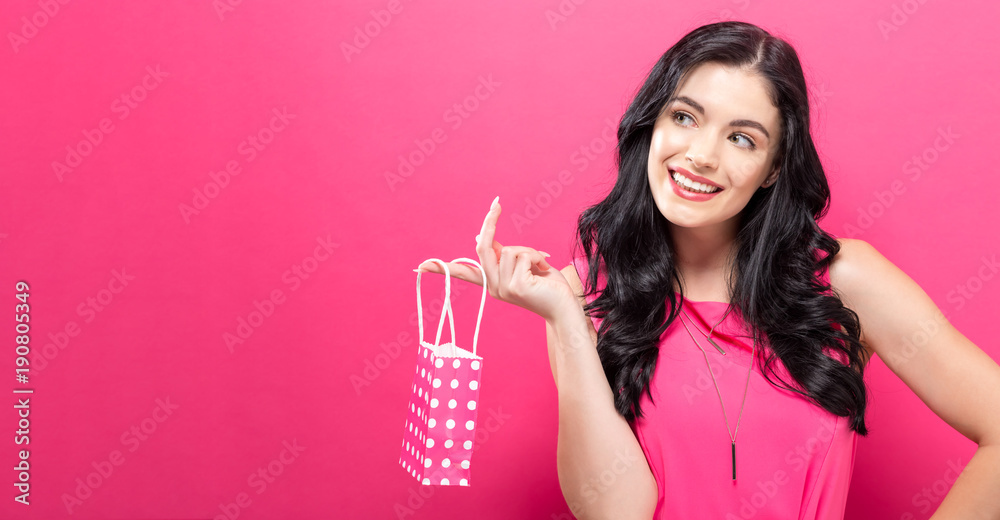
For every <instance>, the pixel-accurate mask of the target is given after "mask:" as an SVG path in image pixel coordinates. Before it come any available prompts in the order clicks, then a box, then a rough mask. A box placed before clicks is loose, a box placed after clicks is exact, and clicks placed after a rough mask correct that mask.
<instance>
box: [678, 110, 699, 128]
mask: <svg viewBox="0 0 1000 520" xmlns="http://www.w3.org/2000/svg"><path fill="white" fill-rule="evenodd" d="M673 118H674V122H675V123H680V124H682V125H683V124H684V123H683V118H687V119H691V120H692V121H694V119H693V118H692V117H691V116H690V115H688V114H687V113H686V112H681V111H679V110H675V111H674V113H673ZM685 126H686V125H685Z"/></svg>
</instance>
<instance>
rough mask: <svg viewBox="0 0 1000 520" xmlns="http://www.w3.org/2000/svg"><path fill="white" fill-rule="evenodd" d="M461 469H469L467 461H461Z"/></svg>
mask: <svg viewBox="0 0 1000 520" xmlns="http://www.w3.org/2000/svg"><path fill="white" fill-rule="evenodd" d="M462 469H469V461H467V460H463V461H462Z"/></svg>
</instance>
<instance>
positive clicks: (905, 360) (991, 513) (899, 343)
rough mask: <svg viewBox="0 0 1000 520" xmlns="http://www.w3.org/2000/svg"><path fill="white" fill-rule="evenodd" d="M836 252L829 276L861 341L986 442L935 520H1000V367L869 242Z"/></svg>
mask: <svg viewBox="0 0 1000 520" xmlns="http://www.w3.org/2000/svg"><path fill="white" fill-rule="evenodd" d="M837 256H838V258H837V259H835V260H834V262H833V264H831V266H830V281H831V284H833V285H834V286H835V287H836V288H837V290H838V291H839V292H840V293H841V294H842V295H843V297H844V298H843V299H844V303H845V304H846V305H848V306H849V307H850V308H852V309H854V310H855V311H856V312H857V313H858V316H859V318H860V320H861V328H862V331H863V332H862V335H861V339H862V342H864V343H866V344H867V346H868V347H869V348H870V349H871V350H872V351H873V352H874V353H875V354H878V356H879V358H881V359H882V360H883V361H884V362H885V364H886V366H888V367H889V369H890V370H892V371H893V372H894V373H895V374H896V375H897V376H899V378H900V379H902V380H903V382H904V383H906V385H907V386H909V387H910V389H911V390H913V392H914V393H915V394H916V395H917V396H918V397H919V398H920V399H921V400H922V401H923V402H924V403H925V404H926V405H927V406H928V407H929V408H930V409H931V410H932V411H934V413H935V414H937V415H938V417H940V418H941V419H943V420H944V421H945V422H947V423H948V424H949V425H950V426H951V427H952V428H954V429H955V430H957V431H958V432H959V433H961V434H962V435H964V436H965V437H967V438H968V439H969V440H971V441H972V442H975V443H976V444H978V445H979V447H978V449H977V450H976V453H975V455H973V457H972V460H970V461H969V463H968V464H967V465H966V466H965V469H964V470H963V471H962V473H961V474H960V475H959V476H958V479H957V480H956V481H955V483H954V485H952V487H951V490H950V491H949V492H948V494H947V495H946V496H945V498H944V500H943V501H942V502H941V505H940V506H939V507H938V509H937V510H936V511H935V512H934V514H933V515H932V516H931V518H932V519H933V520H945V519H952V518H956V519H957V518H961V519H969V520H971V519H982V520H987V519H990V520H992V519H1000V492H998V490H1000V415H997V409H998V408H1000V366H998V365H997V363H996V362H995V361H993V359H992V358H990V356H989V355H988V354H986V353H985V352H983V351H982V350H981V349H979V347H977V346H976V345H975V344H973V343H972V342H971V341H969V339H968V338H966V337H965V336H964V335H963V334H962V333H960V332H959V331H958V330H956V329H955V327H954V326H952V325H951V323H949V322H948V320H947V319H945V318H944V315H943V314H942V312H941V310H940V309H938V307H937V306H936V305H935V304H934V302H933V300H931V298H930V297H929V296H928V295H927V294H926V293H925V292H924V291H923V289H921V288H920V286H919V285H917V283H916V282H914V281H913V280H912V279H911V278H910V277H909V276H907V275H906V273H904V272H903V271H901V270H900V269H899V268H898V267H896V266H895V265H894V264H893V263H892V262H890V261H889V260H888V259H887V258H885V257H884V256H882V254H881V253H879V252H878V251H877V250H876V249H875V248H874V247H872V246H871V245H870V244H868V243H867V242H864V241H861V240H856V239H841V254H838V255H837ZM918 339H919V340H922V341H919V342H918V341H917V340H918Z"/></svg>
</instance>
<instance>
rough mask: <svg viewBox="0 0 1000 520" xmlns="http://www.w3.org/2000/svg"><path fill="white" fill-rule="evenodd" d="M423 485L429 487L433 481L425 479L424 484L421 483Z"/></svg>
mask: <svg viewBox="0 0 1000 520" xmlns="http://www.w3.org/2000/svg"><path fill="white" fill-rule="evenodd" d="M421 484H423V485H425V486H429V485H430V484H431V479H429V478H425V479H424V481H423V482H421Z"/></svg>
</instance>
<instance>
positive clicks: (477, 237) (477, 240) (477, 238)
mask: <svg viewBox="0 0 1000 520" xmlns="http://www.w3.org/2000/svg"><path fill="white" fill-rule="evenodd" d="M476 243H477V244H478V243H479V235H476Z"/></svg>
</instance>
